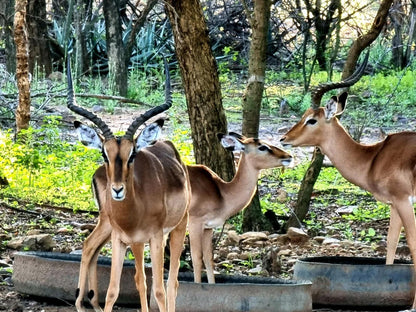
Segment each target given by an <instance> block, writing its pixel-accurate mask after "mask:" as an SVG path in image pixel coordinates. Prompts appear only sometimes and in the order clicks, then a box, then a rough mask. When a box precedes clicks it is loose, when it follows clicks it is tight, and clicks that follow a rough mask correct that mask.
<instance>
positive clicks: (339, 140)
mask: <svg viewBox="0 0 416 312" xmlns="http://www.w3.org/2000/svg"><path fill="white" fill-rule="evenodd" d="M335 122H336V124H334V125H333V126H332V127H331V128H330V132H331V133H327V134H326V137H325V139H324V140H322V141H321V144H320V146H319V147H320V148H321V150H322V152H323V153H324V154H325V155H326V156H328V158H329V159H330V160H331V162H332V163H333V165H334V166H335V167H336V168H337V169H338V171H339V172H340V173H341V175H342V176H343V177H344V178H345V179H347V180H348V181H350V182H352V183H354V184H356V185H358V186H359V187H361V188H363V189H366V190H368V189H369V186H368V185H367V181H366V177H367V172H368V171H369V169H370V165H371V163H372V161H373V159H374V155H375V154H376V152H377V150H378V149H379V148H380V146H381V144H382V142H379V143H375V144H372V145H364V144H360V143H357V142H356V141H354V140H353V139H352V138H351V136H350V135H349V134H348V133H347V132H346V130H345V129H344V128H343V127H342V125H341V124H340V123H339V122H338V121H335Z"/></svg>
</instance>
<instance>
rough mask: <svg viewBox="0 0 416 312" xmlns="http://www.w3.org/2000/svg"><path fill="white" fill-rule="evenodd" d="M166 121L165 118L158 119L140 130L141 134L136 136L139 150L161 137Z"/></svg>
mask: <svg viewBox="0 0 416 312" xmlns="http://www.w3.org/2000/svg"><path fill="white" fill-rule="evenodd" d="M164 122H165V120H164V119H162V118H161V119H158V120H157V121H155V122H154V123H151V124H150V125H148V126H146V127H145V128H144V129H143V130H142V132H140V134H139V136H138V137H137V138H136V150H137V151H139V150H141V149H142V148H145V147H147V146H149V145H151V144H152V143H153V142H155V141H156V140H158V139H159V138H160V136H161V134H162V127H163V124H164Z"/></svg>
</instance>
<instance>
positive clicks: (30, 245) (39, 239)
mask: <svg viewBox="0 0 416 312" xmlns="http://www.w3.org/2000/svg"><path fill="white" fill-rule="evenodd" d="M7 247H9V248H11V249H15V250H44V251H51V250H52V249H53V248H54V247H56V242H55V241H54V239H53V238H52V236H51V235H50V234H37V235H29V236H26V237H17V238H14V239H12V240H11V241H10V242H8V243H7Z"/></svg>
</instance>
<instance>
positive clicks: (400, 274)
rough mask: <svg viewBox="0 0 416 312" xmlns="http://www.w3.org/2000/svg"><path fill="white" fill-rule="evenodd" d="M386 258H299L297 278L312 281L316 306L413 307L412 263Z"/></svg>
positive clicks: (295, 271) (296, 268)
mask: <svg viewBox="0 0 416 312" xmlns="http://www.w3.org/2000/svg"><path fill="white" fill-rule="evenodd" d="M385 263H386V260H385V259H384V258H367V257H311V258H304V259H300V260H298V261H297V262H296V264H295V268H294V277H295V279H301V280H310V281H311V282H312V301H313V305H314V306H333V307H361V308H371V309H374V308H384V309H386V308H387V309H390V308H399V307H401V308H402V307H408V306H411V304H412V302H413V296H414V293H415V283H414V270H413V264H412V263H410V262H406V261H397V262H395V263H394V264H392V265H386V264H385Z"/></svg>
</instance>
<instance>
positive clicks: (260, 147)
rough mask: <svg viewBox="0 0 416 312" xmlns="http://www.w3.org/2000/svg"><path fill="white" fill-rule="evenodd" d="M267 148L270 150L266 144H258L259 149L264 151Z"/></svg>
mask: <svg viewBox="0 0 416 312" xmlns="http://www.w3.org/2000/svg"><path fill="white" fill-rule="evenodd" d="M268 150H270V149H269V147H268V146H266V145H260V146H259V151H262V152H265V151H268Z"/></svg>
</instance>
